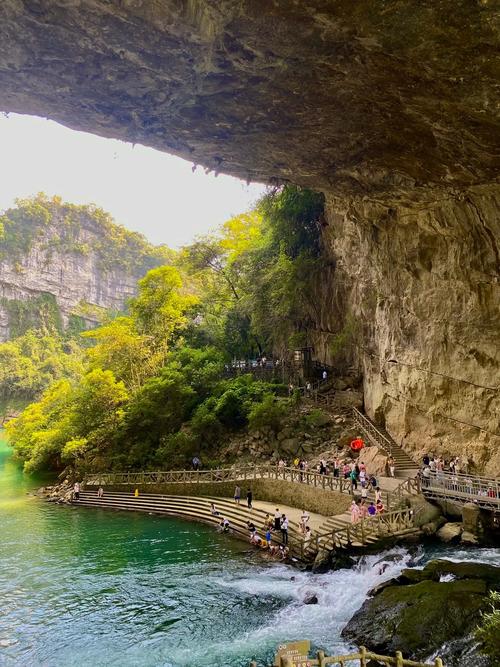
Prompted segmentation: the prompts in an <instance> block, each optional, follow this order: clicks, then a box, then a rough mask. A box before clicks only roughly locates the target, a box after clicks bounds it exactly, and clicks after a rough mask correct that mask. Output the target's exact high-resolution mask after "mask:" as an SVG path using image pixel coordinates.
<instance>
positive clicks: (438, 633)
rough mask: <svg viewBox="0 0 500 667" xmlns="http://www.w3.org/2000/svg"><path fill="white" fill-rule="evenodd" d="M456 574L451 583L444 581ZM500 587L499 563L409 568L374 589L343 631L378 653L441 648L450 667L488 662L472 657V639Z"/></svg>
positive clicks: (420, 653) (423, 653)
mask: <svg viewBox="0 0 500 667" xmlns="http://www.w3.org/2000/svg"><path fill="white" fill-rule="evenodd" d="M450 575H451V576H452V580H451V581H450V580H447V581H441V579H442V578H443V577H445V576H447V577H448V578H449V577H450ZM499 588H500V568H498V567H494V566H492V565H486V564H478V563H453V562H451V561H445V560H436V561H431V562H430V563H427V565H426V566H425V567H424V568H423V570H403V572H402V573H401V575H399V577H396V579H393V580H391V581H388V582H384V583H383V584H381V585H379V586H377V587H376V588H375V589H373V590H372V591H370V595H371V596H372V597H371V598H370V599H368V600H367V601H366V602H365V603H364V604H363V606H362V607H361V609H360V610H359V611H358V612H357V613H356V614H355V615H354V616H353V617H352V618H351V620H350V621H349V623H348V624H347V626H346V627H345V628H344V630H343V632H342V635H343V636H344V637H346V638H347V639H349V640H351V641H353V642H354V643H356V644H358V645H365V646H368V647H369V648H370V649H371V650H373V651H376V652H378V653H385V654H393V653H394V651H396V650H400V651H402V652H403V654H404V655H405V656H409V657H411V658H413V659H423V658H426V657H427V656H429V655H430V654H431V653H433V652H435V651H440V654H441V655H442V657H445V656H446V659H445V664H446V665H447V667H462V665H466V664H467V665H478V666H479V665H487V664H488V662H487V660H486V659H485V658H484V657H480V656H478V655H477V654H475V655H474V656H471V654H470V653H471V647H472V648H474V643H473V642H471V641H470V640H469V639H468V638H470V637H471V635H472V633H473V631H474V629H475V627H476V625H477V623H478V621H479V619H480V613H481V612H482V611H483V610H484V609H486V608H487V607H488V599H487V598H488V593H489V591H490V590H498V589H499ZM465 638H467V641H464V640H465ZM445 645H446V648H445V649H443V647H444V646H445ZM464 656H467V658H465V657H464Z"/></svg>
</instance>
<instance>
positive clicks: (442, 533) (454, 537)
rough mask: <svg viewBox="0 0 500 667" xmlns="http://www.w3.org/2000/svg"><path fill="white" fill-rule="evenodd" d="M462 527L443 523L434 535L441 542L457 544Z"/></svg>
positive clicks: (458, 524)
mask: <svg viewBox="0 0 500 667" xmlns="http://www.w3.org/2000/svg"><path fill="white" fill-rule="evenodd" d="M462 531H463V527H462V524H461V523H451V522H450V523H445V524H444V526H442V527H441V528H440V529H439V530H438V531H437V533H436V535H437V536H438V537H439V539H440V540H442V541H443V542H447V543H450V542H458V541H459V539H460V535H461V534H462Z"/></svg>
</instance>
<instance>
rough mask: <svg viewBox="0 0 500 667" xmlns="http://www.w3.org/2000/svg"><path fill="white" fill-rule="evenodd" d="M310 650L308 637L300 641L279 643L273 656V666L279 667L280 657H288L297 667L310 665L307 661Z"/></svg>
mask: <svg viewBox="0 0 500 667" xmlns="http://www.w3.org/2000/svg"><path fill="white" fill-rule="evenodd" d="M310 650H311V642H310V641H309V640H308V639H303V640H302V641H300V642H289V643H288V644H280V645H279V646H278V652H277V653H276V657H275V658H274V665H275V667H281V664H282V662H281V661H282V659H283V658H289V659H290V660H291V661H292V663H293V664H294V665H296V666H297V667H311V663H310V662H309V651H310Z"/></svg>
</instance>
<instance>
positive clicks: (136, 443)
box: [0, 186, 323, 471]
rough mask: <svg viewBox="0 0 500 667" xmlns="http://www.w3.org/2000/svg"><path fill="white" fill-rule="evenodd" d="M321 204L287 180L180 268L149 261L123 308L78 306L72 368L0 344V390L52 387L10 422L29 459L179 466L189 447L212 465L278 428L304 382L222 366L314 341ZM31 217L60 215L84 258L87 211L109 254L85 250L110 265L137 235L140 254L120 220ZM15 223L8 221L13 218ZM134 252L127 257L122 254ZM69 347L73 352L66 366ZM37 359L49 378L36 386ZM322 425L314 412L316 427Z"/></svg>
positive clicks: (39, 205) (55, 210)
mask: <svg viewBox="0 0 500 667" xmlns="http://www.w3.org/2000/svg"><path fill="white" fill-rule="evenodd" d="M32 203H33V202H32ZM29 206H31V204H29ZM63 209H64V210H63ZM44 210H48V211H49V213H50V215H49V217H48V218H47V216H45V214H44V213H43V211H44ZM322 211H323V198H322V196H321V195H318V194H316V193H313V192H311V191H308V190H304V189H301V188H296V187H292V186H286V187H284V188H281V189H279V190H275V191H273V192H272V193H269V194H268V195H266V197H264V199H263V200H262V201H261V202H260V204H259V207H258V210H257V211H256V212H253V213H250V214H245V215H241V216H237V217H235V218H233V219H232V220H230V221H228V222H227V223H226V224H225V225H224V226H223V227H222V228H221V229H220V230H219V232H218V233H216V234H213V235H210V236H207V237H204V238H200V239H197V240H196V242H195V243H193V244H192V245H191V246H189V247H187V248H184V249H183V251H182V252H181V253H179V255H178V257H176V259H175V266H171V265H170V266H159V267H158V266H156V267H155V268H152V270H151V271H149V273H147V274H146V275H145V276H144V277H143V278H142V279H141V280H140V281H139V286H138V287H139V289H138V294H137V297H135V298H134V299H131V300H130V304H129V312H128V314H126V315H125V314H123V313H122V314H118V315H117V316H114V317H112V316H107V317H102V315H103V314H102V313H94V312H90V311H89V307H88V304H80V306H79V307H78V308H77V309H75V311H74V313H73V316H72V318H71V321H70V326H69V330H70V332H71V334H73V335H75V334H78V333H79V332H82V333H81V338H82V339H83V340H84V341H86V342H87V343H88V344H89V345H90V347H88V349H86V350H85V351H84V352H81V351H80V352H79V354H80V357H79V359H80V361H79V364H80V365H79V366H78V365H77V366H75V368H74V369H73V370H74V372H73V370H71V369H70V366H69V363H68V367H66V365H65V364H63V367H62V368H58V367H56V365H55V364H54V360H53V359H51V358H50V355H49V359H46V358H45V357H44V360H43V361H42V360H40V367H39V366H36V367H35V368H33V367H32V366H30V363H32V360H31V359H28V357H29V354H24V353H21V352H20V351H19V350H18V349H17V347H16V346H17V343H16V344H15V345H14V347H6V348H4V350H3V352H2V349H1V348H0V387H1V386H2V382H4V384H5V385H6V383H7V382H11V383H12V379H13V377H14V375H15V373H17V374H18V375H19V378H17V376H16V379H15V382H17V383H18V384H19V386H20V387H30V386H31V385H30V384H29V382H30V380H31V383H32V385H33V387H32V388H31V389H30V391H32V392H33V395H34V396H36V395H38V394H39V392H40V391H41V390H42V389H44V388H45V387H47V385H49V386H48V388H47V389H46V390H45V391H44V392H43V393H42V395H41V397H40V398H39V400H38V401H37V402H36V403H33V404H32V405H30V406H29V407H28V408H27V409H26V410H25V411H24V412H23V414H22V415H21V416H20V417H19V418H18V419H16V420H14V421H13V422H12V424H11V425H10V427H9V430H10V437H11V441H12V443H13V444H14V447H15V449H16V452H17V453H18V456H19V458H20V459H22V460H23V461H25V467H26V469H27V470H30V471H31V470H37V469H41V468H45V467H53V468H61V467H62V466H65V465H71V466H75V467H77V468H78V469H79V470H81V471H84V470H88V469H92V470H106V469H110V468H111V469H113V468H114V469H137V468H145V467H149V466H161V467H163V466H183V465H185V464H186V463H187V461H188V460H189V459H190V458H191V457H192V456H193V454H194V453H197V454H200V455H201V456H202V458H203V460H204V461H210V460H212V461H214V460H215V458H216V456H217V448H218V447H220V445H221V444H222V443H225V442H226V440H227V438H228V437H230V436H231V434H232V433H233V432H234V431H237V430H239V429H243V428H246V427H248V426H249V427H250V428H257V429H258V428H269V429H272V430H273V431H274V432H275V433H277V432H278V431H279V430H280V428H281V426H282V424H283V421H284V419H285V417H287V416H288V415H289V413H290V411H291V410H292V408H293V405H294V402H295V401H296V400H298V392H297V393H296V394H294V396H292V398H291V399H289V400H285V399H277V398H276V394H279V393H281V392H282V390H283V387H282V386H281V385H273V384H269V383H266V382H259V381H255V380H254V379H253V378H252V376H251V375H243V376H239V377H237V378H235V379H231V380H222V379H221V377H222V370H223V365H224V362H225V361H227V360H228V359H230V358H232V357H234V356H238V357H239V356H241V357H249V356H252V355H253V354H257V353H258V352H262V351H266V350H268V351H269V353H270V352H271V351H272V350H277V349H278V350H279V349H280V348H281V349H285V348H287V347H288V346H289V345H290V342H296V341H297V340H299V339H300V340H301V341H304V342H306V341H307V336H308V328H309V327H310V326H311V321H312V320H311V307H312V306H311V304H312V302H313V288H314V286H315V284H316V282H317V280H318V278H319V276H320V273H321V271H322V268H323V264H322V259H321V243H320V234H319V223H320V218H321V215H322ZM32 215H33V216H36V215H39V216H41V220H42V222H39V223H38V227H39V228H41V226H42V225H45V224H48V225H52V224H55V223H54V220H55V219H56V218H57V220H58V222H57V224H61V225H63V226H64V228H65V230H66V231H65V232H64V233H63V234H62V235H61V242H60V243H61V244H62V246H60V247H63V246H64V247H71V251H72V252H79V253H84V254H85V253H86V252H88V251H89V250H88V248H87V247H86V246H85V243H87V241H86V237H85V236H83V235H80V233H79V225H81V224H82V219H83V218H82V216H83V217H85V216H87V218H86V222H85V224H86V225H87V224H90V223H89V219H90V218H91V224H92V225H95V227H96V229H99V230H100V232H99V233H100V234H101V236H102V237H103V238H104V239H106V242H107V243H108V246H109V249H110V255H109V256H108V254H107V253H108V248H107V247H106V248H100V249H97V250H96V247H95V244H94V245H92V248H91V249H90V252H98V253H100V254H99V257H100V258H101V259H102V261H103V262H104V264H105V265H106V266H107V267H108V268H109V267H112V266H115V263H114V262H115V260H116V258H117V257H119V256H120V253H122V250H123V248H124V247H125V246H127V247H128V246H130V247H132V246H134V243H135V244H136V245H135V250H134V252H137V243H139V241H138V239H137V238H136V237H135V236H134V235H132V237H130V236H127V234H128V233H126V234H125V233H124V231H123V230H122V229H120V228H116V226H113V225H112V223H111V221H110V219H109V217H106V214H104V213H103V212H101V211H99V210H98V209H94V208H88V207H84V208H83V209H82V207H72V206H70V205H66V204H62V203H61V202H60V201H54V200H51V201H49V200H47V199H46V198H41V199H40V200H38V201H37V202H36V206H35V210H34V211H33V213H32ZM61 216H62V217H61ZM89 216H90V218H89ZM14 217H15V216H14ZM46 218H47V221H46V222H43V220H45V219H46ZM9 219H10V217H9ZM61 220H62V222H61ZM2 224H4V226H5V224H7V223H5V222H2ZM8 224H10V225H11V231H12V229H13V227H12V225H13V223H12V221H11V222H10V223H8ZM7 226H8V225H7ZM103 230H104V232H103ZM65 244H69V245H65ZM139 246H140V243H139ZM144 251H145V253H146V248H145V249H144ZM127 252H128V251H123V253H122V257H125V260H124V261H125V262H126V263H127V262H129V260H128V259H127V257H129V255H128V254H127ZM148 252H149V250H148ZM139 254H140V253H139ZM146 254H147V253H146ZM148 257H150V255H148ZM155 261H157V258H155ZM134 266H135V265H134ZM129 268H130V266H129ZM93 315H98V316H99V319H100V320H101V324H100V326H99V327H98V328H96V329H93V330H91V331H82V329H83V328H84V327H85V322H86V321H88V320H89V319H94V320H95V319H98V318H97V317H93ZM47 326H48V325H47ZM53 328H54V329H55V330H57V326H55V327H53ZM52 338H53V339H54V340H56V338H57V337H56V336H55V335H53V336H52ZM57 340H59V341H60V345H61V346H67V345H68V344H69V343H70V341H69V340H65V341H64V340H63V341H62V342H61V340H62V339H61V336H59V338H57ZM26 344H27V342H26ZM58 350H59V348H58ZM63 351H64V354H66V351H65V350H63ZM73 353H74V350H73V351H70V350H68V352H67V354H68V360H67V361H68V362H69V357H71V355H72V354H73ZM2 354H3V355H4V360H5V363H4V365H3V366H4V368H5V369H7V370H6V371H5V373H6V375H5V378H4V380H2V375H1V373H2V371H3V368H2V365H1V361H2ZM30 354H31V352H30ZM82 355H84V366H83V365H82V362H81V357H82ZM41 356H43V355H41ZM71 358H73V357H71ZM74 358H75V359H76V358H78V355H75V357H74ZM40 359H41V357H40ZM42 368H43V369H44V372H46V375H45V376H44V379H43V382H41V383H40V382H39V383H38V384H36V383H34V380H35V379H37V378H38V380H39V379H40V377H41V373H42ZM7 378H8V379H7ZM61 378H69V379H61ZM38 380H37V381H38ZM51 380H56V382H55V384H52V385H50V381H51ZM16 386H17V385H16ZM320 421H321V419H320V415H319V411H318V414H317V415H312V416H311V418H310V423H309V425H310V426H311V427H314V426H315V425H319V422H320Z"/></svg>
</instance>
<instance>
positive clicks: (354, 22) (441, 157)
mask: <svg viewBox="0 0 500 667" xmlns="http://www.w3.org/2000/svg"><path fill="white" fill-rule="evenodd" d="M499 31H500V4H499V2H498V1H497V0H476V1H473V0H454V1H452V0H432V1H430V0H429V1H422V2H418V3H417V2H414V0H398V1H396V0H386V1H385V2H376V3H374V2H373V1H372V0H357V2H352V0H337V1H336V2H331V1H327V0H304V1H302V2H294V1H292V0H288V1H283V0H276V1H274V2H269V1H268V0H266V1H264V0H185V1H184V0H165V1H163V2H151V1H150V0H148V1H146V0H114V1H111V2H110V1H109V0H91V1H89V0H3V2H2V5H1V7H0V108H1V109H3V110H4V111H15V112H20V113H31V114H35V115H42V116H47V117H50V118H53V119H54V120H57V121H59V122H61V123H63V124H65V125H68V126H70V127H73V128H75V129H80V130H86V131H89V132H93V133H95V134H100V135H103V136H109V137H115V138H119V139H124V140H128V141H132V142H137V143H143V144H145V145H149V146H152V147H155V148H158V149H160V150H164V151H167V152H172V153H175V154H177V155H180V156H182V157H184V158H187V159H189V160H192V161H193V162H194V163H199V164H203V165H205V166H207V167H209V168H211V169H214V170H215V171H223V172H226V173H230V174H233V175H235V176H239V177H242V178H247V179H252V180H263V181H267V180H273V179H278V180H279V179H285V180H292V181H294V182H297V183H300V184H302V185H307V186H310V187H314V188H317V189H320V190H323V191H325V192H328V191H330V192H335V193H337V194H364V193H379V194H387V193H389V194H394V193H400V192H409V191H411V190H412V189H413V188H415V187H424V188H435V187H439V188H442V187H454V188H463V187H468V186H470V185H474V184H479V183H485V182H491V181H493V180H495V179H496V177H497V174H498V166H499V163H500V161H499V154H500V122H499V116H498V111H499V87H500V84H499V78H498V73H499V71H500V68H499V55H498V43H499V40H498V36H499Z"/></svg>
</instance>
